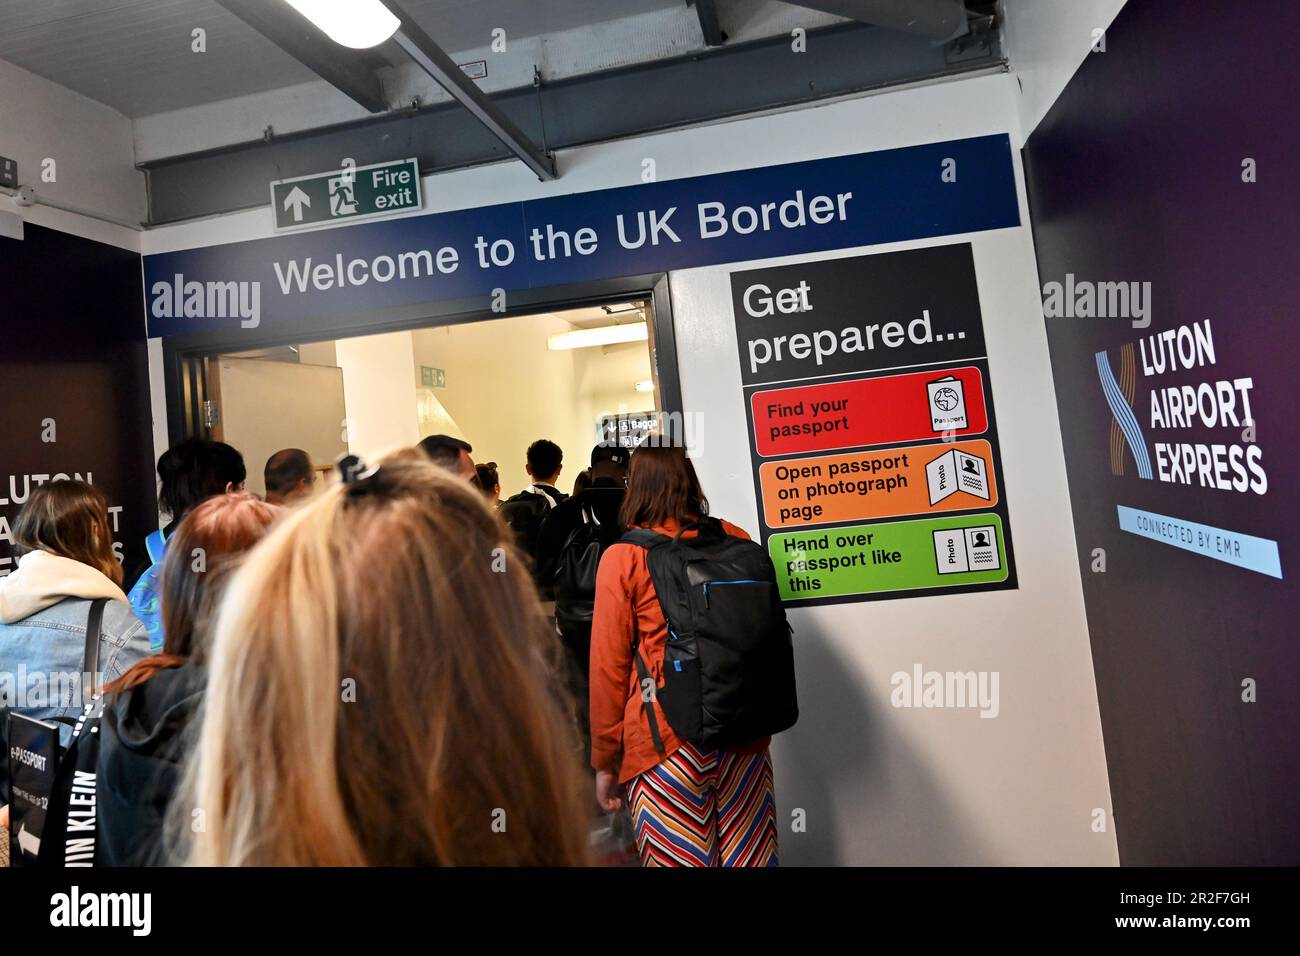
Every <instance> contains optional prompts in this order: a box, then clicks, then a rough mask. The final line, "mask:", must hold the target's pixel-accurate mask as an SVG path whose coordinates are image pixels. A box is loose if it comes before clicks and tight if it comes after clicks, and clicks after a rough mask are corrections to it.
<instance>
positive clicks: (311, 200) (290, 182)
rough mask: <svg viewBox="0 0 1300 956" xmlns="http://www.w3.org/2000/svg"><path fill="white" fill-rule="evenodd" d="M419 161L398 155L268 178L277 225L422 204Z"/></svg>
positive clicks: (352, 218) (353, 217) (297, 225)
mask: <svg viewBox="0 0 1300 956" xmlns="http://www.w3.org/2000/svg"><path fill="white" fill-rule="evenodd" d="M421 205H422V202H421V197H420V164H419V162H418V161H417V160H414V159H399V160H394V161H392V162H388V163H375V164H374V165H371V166H352V167H345V168H343V169H336V170H333V171H332V172H328V173H315V174H313V175H311V176H298V177H296V178H294V179H279V180H276V181H275V182H273V183H271V210H272V212H274V213H275V228H276V229H277V230H291V229H302V228H304V227H306V226H319V225H321V224H323V223H349V222H357V221H358V220H365V219H376V218H379V217H382V216H392V215H396V214H398V213H404V212H410V211H411V210H413V209H419V208H421Z"/></svg>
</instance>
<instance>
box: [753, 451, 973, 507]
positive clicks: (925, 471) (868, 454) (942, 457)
mask: <svg viewBox="0 0 1300 956" xmlns="http://www.w3.org/2000/svg"><path fill="white" fill-rule="evenodd" d="M759 484H760V487H761V488H762V495H763V518H764V521H765V522H766V524H767V526H768V527H769V528H785V527H791V526H801V527H802V526H804V525H813V524H828V523H833V522H838V521H858V520H861V519H863V518H892V517H896V516H898V515H925V514H933V513H939V512H947V511H964V510H967V509H973V508H989V507H992V506H993V505H996V504H997V502H998V493H997V481H996V476H995V475H994V471H993V449H992V446H991V445H990V444H989V443H988V442H987V441H983V440H976V441H959V442H951V443H944V444H925V445H909V446H904V447H901V448H890V449H888V450H885V451H861V452H854V453H852V454H839V455H820V456H817V457H812V458H807V457H805V458H796V459H792V460H789V461H766V462H763V463H762V465H761V466H760V467H759Z"/></svg>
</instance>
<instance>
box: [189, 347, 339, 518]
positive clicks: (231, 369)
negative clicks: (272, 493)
mask: <svg viewBox="0 0 1300 956" xmlns="http://www.w3.org/2000/svg"><path fill="white" fill-rule="evenodd" d="M208 397H209V399H210V400H211V401H213V402H214V404H215V406H216V409H217V413H216V415H215V419H216V420H215V421H214V422H212V426H211V435H212V437H213V438H214V439H216V440H219V441H224V442H227V443H228V444H230V445H233V446H234V447H235V448H238V449H239V450H240V452H242V453H243V456H244V463H245V464H246V465H247V467H248V484H247V488H248V490H249V491H251V492H254V493H255V494H258V495H264V494H265V493H266V487H265V485H264V484H263V480H262V469H263V467H264V466H265V465H266V460H267V458H269V457H270V456H271V455H272V454H274V453H275V452H277V451H279V450H280V449H282V448H301V449H302V450H303V451H305V452H307V454H309V455H311V459H312V461H313V462H314V463H315V465H316V468H317V469H318V470H319V471H322V472H326V471H328V470H329V469H330V467H331V466H332V465H333V463H334V461H335V459H336V458H338V456H339V455H341V454H343V453H344V452H346V451H347V450H348V446H347V442H346V441H345V440H344V421H343V420H344V419H345V418H346V417H347V411H346V408H345V405H344V400H343V370H342V369H340V368H334V367H331V366H327V365H305V364H301V363H298V362H281V361H273V360H268V359H261V358H236V357H233V356H229V355H220V356H216V357H214V358H212V359H211V360H210V361H209V363H208Z"/></svg>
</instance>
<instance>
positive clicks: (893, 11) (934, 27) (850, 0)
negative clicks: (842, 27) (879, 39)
mask: <svg viewBox="0 0 1300 956" xmlns="http://www.w3.org/2000/svg"><path fill="white" fill-rule="evenodd" d="M791 2H792V3H794V4H796V5H797V6H800V7H807V8H808V9H810V10H820V11H821V12H822V13H829V14H831V15H832V16H837V17H846V18H848V19H849V20H857V21H858V22H859V23H870V24H874V25H875V26H878V27H888V28H889V29H891V30H901V31H903V32H904V33H912V34H915V35H917V36H923V37H929V38H930V39H931V40H938V41H939V42H947V41H948V40H955V39H956V38H957V37H959V36H964V35H965V34H966V31H967V26H966V4H965V2H964V0H791Z"/></svg>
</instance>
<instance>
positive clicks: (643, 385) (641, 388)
mask: <svg viewBox="0 0 1300 956" xmlns="http://www.w3.org/2000/svg"><path fill="white" fill-rule="evenodd" d="M632 387H633V388H635V389H636V390H637V391H638V392H653V391H654V390H655V383H654V382H652V381H650V379H646V380H645V381H644V382H637V383H636V385H634V386H632Z"/></svg>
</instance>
